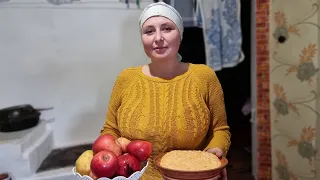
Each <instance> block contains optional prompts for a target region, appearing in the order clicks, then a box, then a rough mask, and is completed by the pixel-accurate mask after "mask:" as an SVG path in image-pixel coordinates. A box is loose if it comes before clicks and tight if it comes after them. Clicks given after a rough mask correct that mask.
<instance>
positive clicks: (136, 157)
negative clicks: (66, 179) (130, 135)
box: [73, 134, 152, 180]
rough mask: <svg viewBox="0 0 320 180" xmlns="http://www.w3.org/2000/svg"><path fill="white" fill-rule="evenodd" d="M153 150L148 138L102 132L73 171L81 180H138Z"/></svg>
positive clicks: (78, 160) (77, 161)
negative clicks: (132, 138) (146, 139)
mask: <svg viewBox="0 0 320 180" xmlns="http://www.w3.org/2000/svg"><path fill="white" fill-rule="evenodd" d="M151 152H152V144H151V143H150V142H148V141H144V140H132V141H130V140H129V139H126V138H124V137H120V138H115V137H114V136H112V135H110V134H105V135H101V136H99V137H98V138H97V139H96V140H95V142H94V143H93V145H92V149H88V150H86V151H84V152H83V153H82V154H81V155H80V156H79V157H78V159H77V160H76V163H75V167H74V168H73V174H74V175H75V176H76V177H77V179H79V180H138V179H139V178H140V177H141V176H142V175H143V173H144V172H145V170H146V169H147V167H148V159H149V158H150V155H151Z"/></svg>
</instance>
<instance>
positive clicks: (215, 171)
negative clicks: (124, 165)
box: [154, 150, 228, 180]
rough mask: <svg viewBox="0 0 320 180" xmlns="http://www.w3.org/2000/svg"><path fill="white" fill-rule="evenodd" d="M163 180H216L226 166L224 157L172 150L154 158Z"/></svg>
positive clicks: (226, 162) (193, 151) (201, 152)
mask: <svg viewBox="0 0 320 180" xmlns="http://www.w3.org/2000/svg"><path fill="white" fill-rule="evenodd" d="M154 164H155V165H156V167H157V168H158V170H159V171H160V173H161V174H162V176H163V178H164V179H165V180H200V179H201V180H217V179H218V178H219V175H220V173H221V171H222V170H223V169H224V168H225V167H226V166H227V164H228V160H227V159H226V158H225V157H222V158H218V157H217V156H216V155H214V154H212V153H208V152H205V151H197V150H173V151H170V152H166V153H161V154H159V155H158V156H156V157H155V158H154Z"/></svg>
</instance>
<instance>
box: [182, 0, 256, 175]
mask: <svg viewBox="0 0 320 180" xmlns="http://www.w3.org/2000/svg"><path fill="white" fill-rule="evenodd" d="M254 6H255V1H251V0H241V28H242V36H243V43H242V51H243V53H244V55H245V59H244V61H243V62H242V63H240V64H238V65H237V66H235V67H232V68H225V69H222V70H220V71H216V74H217V76H218V78H219V80H220V83H221V85H222V88H223V91H224V95H225V96H224V97H225V106H226V112H227V118H228V124H229V126H230V131H231V134H232V137H231V141H232V144H231V147H230V150H229V153H228V156H229V157H228V158H229V159H230V164H231V166H230V167H229V168H228V171H235V172H237V173H238V174H240V173H241V172H244V173H246V174H250V175H251V174H253V175H254V176H256V172H257V171H256V161H257V158H256V157H257V155H256V139H257V136H256V135H255V131H256V125H255V104H256V103H255V100H256V93H255V91H256V83H255V79H256V76H255V68H256V67H255V18H253V17H255V16H254V15H255V8H254ZM202 33H203V32H202V29H201V28H199V27H186V28H185V31H184V38H183V40H182V43H181V47H180V50H179V53H180V54H181V55H182V56H183V58H184V59H183V61H184V62H191V63H194V64H206V57H205V51H204V49H205V47H204V44H203V34H202ZM252 59H253V60H254V61H252ZM246 103H249V107H251V108H249V112H248V114H246V113H244V112H243V107H244V106H245V105H246ZM252 157H253V158H252ZM229 174H230V173H229ZM232 178H236V177H229V179H232ZM237 178H238V179H247V180H249V179H248V178H247V177H243V178H242V177H239V176H237Z"/></svg>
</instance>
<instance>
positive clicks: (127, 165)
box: [116, 153, 141, 177]
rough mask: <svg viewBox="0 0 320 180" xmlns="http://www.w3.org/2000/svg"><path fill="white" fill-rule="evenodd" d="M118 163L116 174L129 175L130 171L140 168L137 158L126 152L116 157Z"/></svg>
mask: <svg viewBox="0 0 320 180" xmlns="http://www.w3.org/2000/svg"><path fill="white" fill-rule="evenodd" d="M118 165H119V168H118V171H117V172H116V175H117V176H124V177H129V176H130V175H131V174H132V173H134V172H136V171H140V170H141V167H140V162H139V160H138V159H137V158H136V157H134V156H132V155H131V154H128V153H125V154H123V155H121V156H119V157H118Z"/></svg>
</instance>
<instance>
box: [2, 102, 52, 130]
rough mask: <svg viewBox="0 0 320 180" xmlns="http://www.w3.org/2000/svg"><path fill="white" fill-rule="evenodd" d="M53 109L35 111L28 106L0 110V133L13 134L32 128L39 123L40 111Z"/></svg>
mask: <svg viewBox="0 0 320 180" xmlns="http://www.w3.org/2000/svg"><path fill="white" fill-rule="evenodd" d="M50 109H53V108H44V109H35V108H33V107H32V106H31V105H29V104H23V105H18V106H11V107H8V108H4V109H0V132H13V131H20V130H25V129H29V128H32V127H34V126H36V125H38V123H39V119H40V115H41V113H40V111H44V110H50Z"/></svg>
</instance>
